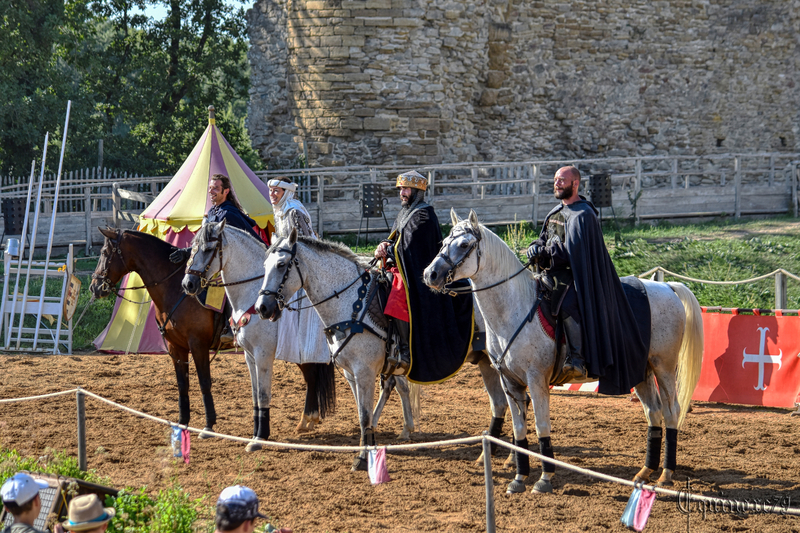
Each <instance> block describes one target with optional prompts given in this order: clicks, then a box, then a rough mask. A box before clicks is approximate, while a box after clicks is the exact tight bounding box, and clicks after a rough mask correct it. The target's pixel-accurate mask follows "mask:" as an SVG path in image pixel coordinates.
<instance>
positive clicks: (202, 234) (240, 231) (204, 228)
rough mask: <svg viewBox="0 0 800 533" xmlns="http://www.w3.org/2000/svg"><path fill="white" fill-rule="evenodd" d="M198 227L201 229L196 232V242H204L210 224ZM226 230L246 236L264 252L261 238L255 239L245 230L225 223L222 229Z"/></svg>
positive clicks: (264, 245)
mask: <svg viewBox="0 0 800 533" xmlns="http://www.w3.org/2000/svg"><path fill="white" fill-rule="evenodd" d="M200 229H201V230H202V231H198V232H197V235H198V236H199V239H198V242H202V243H206V242H207V241H208V231H209V230H210V229H211V224H204V225H203V226H202V227H201V228H200ZM228 230H230V231H231V233H233V234H234V235H237V234H239V235H241V236H243V237H246V238H248V239H250V240H252V241H253V242H254V243H256V244H258V245H259V246H260V247H261V249H262V250H263V251H265V252H266V251H267V245H266V244H264V242H263V241H262V240H261V239H257V238H255V237H253V236H252V235H250V234H249V233H247V232H246V231H245V230H243V229H239V228H236V227H233V226H228V225H227V224H226V225H225V228H224V229H223V230H222V231H223V232H225V231H228Z"/></svg>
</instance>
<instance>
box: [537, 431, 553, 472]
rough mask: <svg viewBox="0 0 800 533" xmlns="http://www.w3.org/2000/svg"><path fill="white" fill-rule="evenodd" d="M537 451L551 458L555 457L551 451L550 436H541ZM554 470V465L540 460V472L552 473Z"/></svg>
mask: <svg viewBox="0 0 800 533" xmlns="http://www.w3.org/2000/svg"><path fill="white" fill-rule="evenodd" d="M539 453H540V454H542V455H544V456H545V457H549V458H551V459H555V458H556V456H555V453H553V444H552V443H551V442H550V437H542V438H541V439H539ZM555 471H556V465H554V464H553V463H546V462H544V461H542V472H545V473H547V474H552V473H553V472H555Z"/></svg>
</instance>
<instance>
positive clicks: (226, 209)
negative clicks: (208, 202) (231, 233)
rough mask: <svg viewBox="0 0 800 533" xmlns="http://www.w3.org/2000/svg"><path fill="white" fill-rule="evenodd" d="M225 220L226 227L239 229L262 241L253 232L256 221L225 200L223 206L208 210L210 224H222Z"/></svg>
mask: <svg viewBox="0 0 800 533" xmlns="http://www.w3.org/2000/svg"><path fill="white" fill-rule="evenodd" d="M223 220H225V225H226V226H233V227H234V228H239V229H240V230H244V231H246V232H247V233H248V234H250V235H252V236H253V237H255V238H256V239H258V240H259V241H260V240H261V237H259V236H258V235H256V232H255V231H253V226H255V225H256V221H255V220H253V219H252V218H250V217H249V216H247V215H245V214H244V213H242V212H241V211H240V210H239V208H238V207H236V204H234V203H233V202H231V201H230V200H225V201H224V202H222V203H221V204H219V205H215V206H212V207H211V209H209V210H208V221H209V222H222V221H223Z"/></svg>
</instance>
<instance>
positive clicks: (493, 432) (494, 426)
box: [489, 416, 504, 455]
mask: <svg viewBox="0 0 800 533" xmlns="http://www.w3.org/2000/svg"><path fill="white" fill-rule="evenodd" d="M503 421H504V419H503V418H502V417H499V416H493V417H492V421H491V423H490V424H489V435H490V436H492V437H495V438H500V435H501V433H502V431H503ZM489 446H490V448H491V453H492V455H494V454H495V452H497V444H495V443H494V442H492V443H490V444H489Z"/></svg>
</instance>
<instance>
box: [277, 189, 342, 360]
mask: <svg viewBox="0 0 800 533" xmlns="http://www.w3.org/2000/svg"><path fill="white" fill-rule="evenodd" d="M267 185H269V201H270V202H271V203H272V212H273V214H274V216H275V233H276V234H277V235H278V237H288V236H289V234H290V233H291V232H292V228H296V229H297V234H298V235H300V236H305V237H311V238H314V239H316V238H317V234H316V233H315V232H314V230H313V229H312V228H311V217H310V216H309V214H308V211H306V208H305V207H304V206H303V204H302V203H300V201H299V200H298V199H297V198H295V196H294V195H295V192H296V191H297V184H296V183H292V182H291V180H289V178H277V179H272V180H269V182H268V183H267ZM273 240H274V239H273ZM303 296H305V291H304V290H303V289H300V290H299V291H297V293H296V299H298V300H299V301H298V304H297V306H298V307H305V309H301V310H300V311H299V312H289V313H284V314H283V316H282V317H281V319H280V327H279V328H278V348H277V351H276V355H275V359H278V360H281V361H288V362H290V363H298V364H301V363H328V362H330V358H331V356H330V351H329V350H328V343H327V341H326V340H325V334H324V332H323V328H324V326H323V324H322V320H320V318H319V315H318V314H317V312H316V311H315V310H314V308H313V307H309V303H308V299H301V298H302V297H303Z"/></svg>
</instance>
